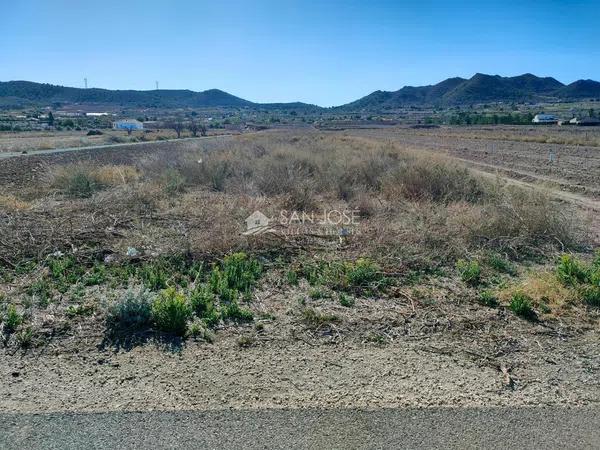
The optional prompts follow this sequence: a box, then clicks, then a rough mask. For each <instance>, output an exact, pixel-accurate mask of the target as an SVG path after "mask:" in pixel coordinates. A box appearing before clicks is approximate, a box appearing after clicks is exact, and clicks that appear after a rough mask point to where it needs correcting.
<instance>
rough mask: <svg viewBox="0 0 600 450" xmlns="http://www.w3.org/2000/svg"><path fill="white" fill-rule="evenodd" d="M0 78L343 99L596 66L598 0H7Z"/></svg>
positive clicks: (572, 72)
mask: <svg viewBox="0 0 600 450" xmlns="http://www.w3.org/2000/svg"><path fill="white" fill-rule="evenodd" d="M3 3H5V4H4V5H2V8H1V9H0V11H1V15H0V80H1V81H8V80H31V81H39V82H48V83H53V84H62V85H68V86H81V87H82V86H83V78H84V77H87V78H88V82H89V85H90V86H93V87H103V88H110V89H153V88H154V83H155V80H159V82H160V88H161V89H163V88H164V89H184V88H185V89H192V90H205V89H210V88H219V89H223V90H225V91H228V92H230V93H232V94H235V95H238V96H240V97H243V98H246V99H248V100H252V101H259V102H280V101H281V102H283V101H304V102H308V103H315V104H319V105H322V106H331V105H338V104H342V103H346V102H349V101H352V100H355V99H357V98H359V97H361V96H363V95H366V94H368V93H370V92H372V91H374V90H377V89H382V90H396V89H399V88H401V87H402V86H404V85H424V84H432V83H436V82H438V81H441V80H443V79H445V78H448V77H451V76H462V77H470V76H472V75H473V74H474V73H476V72H483V73H491V74H500V75H506V76H508V75H518V74H522V73H525V72H532V73H535V74H536V75H540V76H554V77H555V78H557V79H558V80H560V81H562V82H565V83H568V82H572V81H574V80H576V79H580V78H594V79H600V45H599V44H600V3H599V2H598V0H595V1H594V0H591V1H577V0H571V1H553V0H546V1H537V0H520V1H484V0H480V1H477V2H470V1H469V2H467V1H459V0H455V1H428V0H421V1H410V2H409V1H385V0H381V1H378V0H369V1H355V0H349V1H337V0H329V1H328V0H320V1H312V2H308V1H293V0H289V1H286V0H278V1H270V0H269V1H261V0H254V1H250V0H248V1H239V0H229V1H223V2H221V1H218V0H217V1H215V0H212V1H203V0H196V1H193V0H185V1H177V0H173V1H152V0H146V1H137V0H127V1H118V2H117V1H112V0H103V1H85V2H84V1H73V0H53V1H28V0H22V1H16V0H15V1H9V0H3Z"/></svg>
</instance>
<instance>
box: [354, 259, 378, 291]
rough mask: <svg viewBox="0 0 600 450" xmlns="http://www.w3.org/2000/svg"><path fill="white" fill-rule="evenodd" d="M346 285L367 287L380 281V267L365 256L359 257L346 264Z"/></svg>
mask: <svg viewBox="0 0 600 450" xmlns="http://www.w3.org/2000/svg"><path fill="white" fill-rule="evenodd" d="M346 277H347V279H348V285H349V286H352V287H356V288H365V287H368V286H369V285H370V284H371V283H375V282H378V281H381V279H382V277H383V276H382V274H381V269H380V267H379V266H378V265H377V264H375V263H374V262H373V261H371V260H369V259H366V258H359V259H357V260H356V262H354V263H349V264H347V266H346Z"/></svg>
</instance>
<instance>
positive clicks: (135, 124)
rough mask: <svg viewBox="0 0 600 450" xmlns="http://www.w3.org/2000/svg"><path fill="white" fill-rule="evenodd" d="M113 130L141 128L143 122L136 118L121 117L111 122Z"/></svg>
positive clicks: (142, 127)
mask: <svg viewBox="0 0 600 450" xmlns="http://www.w3.org/2000/svg"><path fill="white" fill-rule="evenodd" d="M112 127H113V130H143V129H144V124H143V123H142V122H140V121H139V120H136V119H122V120H117V121H116V122H113V124H112Z"/></svg>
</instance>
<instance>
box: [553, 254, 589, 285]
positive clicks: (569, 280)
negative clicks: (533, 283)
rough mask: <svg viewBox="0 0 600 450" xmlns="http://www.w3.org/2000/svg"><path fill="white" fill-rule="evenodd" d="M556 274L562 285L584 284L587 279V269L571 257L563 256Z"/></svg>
mask: <svg viewBox="0 0 600 450" xmlns="http://www.w3.org/2000/svg"><path fill="white" fill-rule="evenodd" d="M556 274H557V276H558V279H559V280H560V281H561V282H562V283H563V284H565V285H570V286H575V285H577V284H579V283H585V282H586V281H587V279H588V269H587V268H586V267H585V266H584V264H583V263H581V261H579V260H577V259H576V258H575V257H573V256H571V255H563V256H562V257H561V258H560V262H559V264H558V267H557V268H556Z"/></svg>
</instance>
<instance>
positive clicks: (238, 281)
mask: <svg viewBox="0 0 600 450" xmlns="http://www.w3.org/2000/svg"><path fill="white" fill-rule="evenodd" d="M261 273H262V267H261V265H260V264H259V263H258V261H256V260H255V259H252V258H249V257H248V256H247V255H246V254H245V253H243V252H240V253H233V254H231V255H229V256H226V257H225V258H224V259H223V274H224V276H225V279H226V280H227V285H228V287H229V288H231V289H236V290H238V291H240V292H242V293H246V292H248V291H250V289H251V288H252V287H254V284H255V283H256V281H257V280H258V278H260V275H261Z"/></svg>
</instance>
